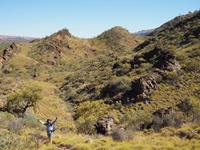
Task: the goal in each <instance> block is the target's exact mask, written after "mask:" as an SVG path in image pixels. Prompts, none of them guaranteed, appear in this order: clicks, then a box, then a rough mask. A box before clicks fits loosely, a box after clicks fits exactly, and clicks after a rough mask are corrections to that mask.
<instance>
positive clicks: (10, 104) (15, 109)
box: [5, 87, 41, 117]
mask: <svg viewBox="0 0 200 150" xmlns="http://www.w3.org/2000/svg"><path fill="white" fill-rule="evenodd" d="M40 93H41V90H40V89H39V88H35V87H26V88H23V89H21V90H19V91H17V92H16V93H13V94H10V95H8V97H7V104H6V106H5V111H7V112H9V113H12V114H15V115H17V116H19V117H23V116H24V113H25V112H26V110H27V108H29V107H33V108H36V104H37V102H38V101H39V100H40V99H41V96H40Z"/></svg>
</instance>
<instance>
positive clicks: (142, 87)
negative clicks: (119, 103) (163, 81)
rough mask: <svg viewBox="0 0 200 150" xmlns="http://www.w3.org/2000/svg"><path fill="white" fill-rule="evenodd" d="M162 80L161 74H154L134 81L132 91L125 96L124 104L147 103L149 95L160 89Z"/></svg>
mask: <svg viewBox="0 0 200 150" xmlns="http://www.w3.org/2000/svg"><path fill="white" fill-rule="evenodd" d="M160 78H161V75H160V74H159V73H153V74H151V75H148V76H144V77H141V78H139V79H137V80H135V81H133V82H132V87H131V90H130V91H127V92H126V93H125V94H124V96H123V102H124V103H127V102H133V103H134V102H138V101H147V100H148V97H149V95H150V94H151V93H152V92H153V91H154V90H155V89H156V88H157V87H158V82H159V80H160Z"/></svg>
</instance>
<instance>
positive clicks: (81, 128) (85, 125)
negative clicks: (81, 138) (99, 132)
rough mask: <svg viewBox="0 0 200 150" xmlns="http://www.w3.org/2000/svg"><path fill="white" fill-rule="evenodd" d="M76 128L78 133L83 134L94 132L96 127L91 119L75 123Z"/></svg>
mask: <svg viewBox="0 0 200 150" xmlns="http://www.w3.org/2000/svg"><path fill="white" fill-rule="evenodd" d="M77 130H78V132H79V133H84V134H89V135H92V134H96V129H95V122H94V121H92V120H84V121H83V122H79V123H77Z"/></svg>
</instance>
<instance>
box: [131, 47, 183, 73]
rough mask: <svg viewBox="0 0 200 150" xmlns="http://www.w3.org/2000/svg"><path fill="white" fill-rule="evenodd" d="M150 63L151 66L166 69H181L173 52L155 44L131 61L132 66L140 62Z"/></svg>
mask: <svg viewBox="0 0 200 150" xmlns="http://www.w3.org/2000/svg"><path fill="white" fill-rule="evenodd" d="M147 62H148V63H151V64H153V67H155V68H159V69H161V70H166V71H178V70H180V69H181V66H180V64H179V63H178V61H177V60H176V56H175V54H173V53H172V51H170V50H166V49H163V48H160V47H159V46H156V47H155V48H154V49H153V50H151V51H148V52H145V53H144V54H140V55H136V56H135V57H134V59H133V61H132V62H131V66H132V68H138V67H140V66H141V64H142V63H147Z"/></svg>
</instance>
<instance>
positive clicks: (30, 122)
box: [23, 112, 38, 128]
mask: <svg viewBox="0 0 200 150" xmlns="http://www.w3.org/2000/svg"><path fill="white" fill-rule="evenodd" d="M23 122H24V125H25V126H28V127H33V128H34V127H37V126H38V120H37V118H36V116H35V115H34V114H32V113H30V112H28V113H25V115H24V118H23Z"/></svg>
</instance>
